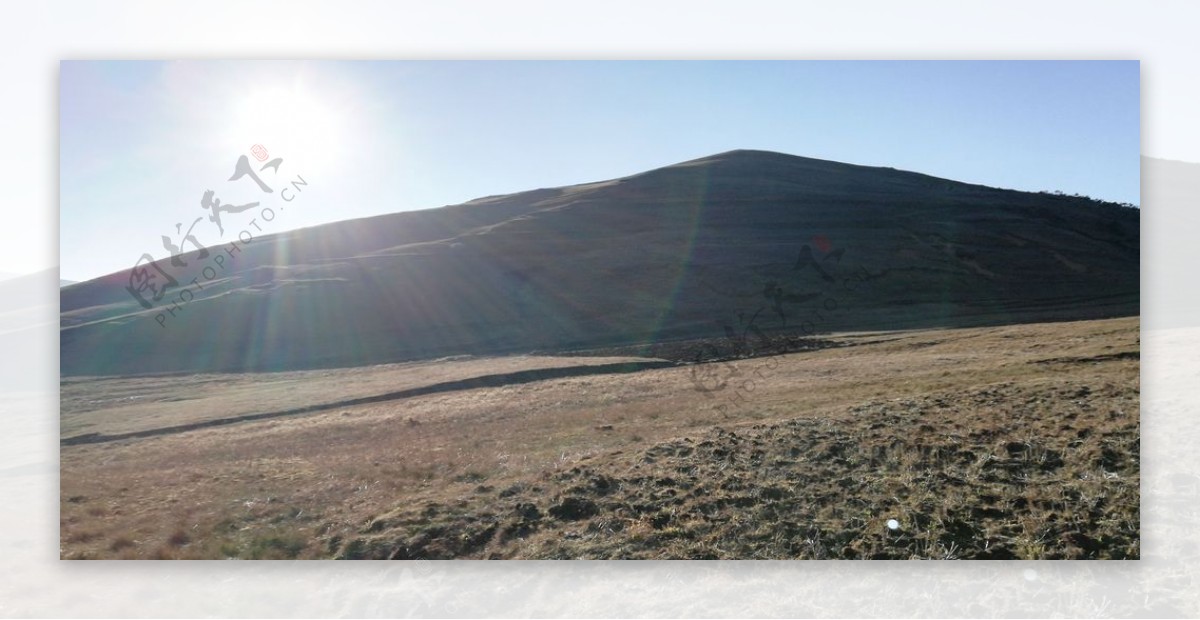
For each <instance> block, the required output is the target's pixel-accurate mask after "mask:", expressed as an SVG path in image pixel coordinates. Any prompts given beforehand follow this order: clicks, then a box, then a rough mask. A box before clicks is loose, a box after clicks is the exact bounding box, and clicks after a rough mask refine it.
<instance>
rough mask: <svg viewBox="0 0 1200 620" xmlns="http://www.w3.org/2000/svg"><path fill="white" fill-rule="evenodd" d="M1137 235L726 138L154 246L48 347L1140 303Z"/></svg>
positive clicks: (480, 337)
mask: <svg viewBox="0 0 1200 620" xmlns="http://www.w3.org/2000/svg"><path fill="white" fill-rule="evenodd" d="M1139 238H1140V211H1139V210H1138V209H1135V208H1129V207H1124V206H1119V205H1115V204H1112V203H1104V202H1099V201H1095V200H1092V199H1089V198H1086V197H1079V196H1064V195H1056V194H1054V195H1052V194H1046V193H1030V192H1019V191H1013V190H1004V189H996V188H990V187H985V186H981V185H972V184H967V183H960V182H956V181H951V180H947V179H940V178H936V177H932V176H928V175H924V174H918V173H915V172H906V171H901V170H895V169H891V168H878V167H868V166H857V165H851V164H844V163H838V162H832V161H824V160H819V159H811V158H805V157H796V156H792V155H784V154H780V153H771V152H763V151H732V152H728V153H722V154H718V155H713V156H710V157H705V158H701V159H696V160H692V161H688V162H683V163H680V164H676V165H672V166H667V167H665V168H659V169H656V170H651V171H649V172H645V173H641V174H636V175H633V176H629V177H624V178H621V179H614V180H609V181H602V182H597V183H587V184H582V185H574V186H570V187H560V188H551V189H538V190H533V191H528V192H521V193H517V194H510V195H504V196H490V197H486V198H480V199H477V200H473V201H470V202H467V203H463V204H460V205H454V206H447V207H442V208H438V209H430V210H425V211H411V212H403V213H396V214H391V215H384V216H378V217H373V218H366V219H358V220H349V221H343V222H337V223H333V224H327V225H323V226H318V227H314V228H309V229H303V230H297V231H292V232H288V233H282V234H278V235H273V236H269V237H267V236H264V237H260V238H254V239H253V241H252V242H251V243H248V244H245V245H243V246H240V247H239V251H236V252H233V253H230V252H227V251H225V250H223V249H221V248H212V249H211V250H212V254H210V256H209V257H207V259H201V258H199V257H198V256H197V253H195V252H193V253H191V254H189V255H187V256H186V257H183V258H185V261H186V262H187V263H188V267H187V268H186V269H176V268H174V267H172V266H171V264H170V261H169V260H161V261H159V262H158V263H157V265H158V266H159V267H161V268H162V269H163V270H165V271H167V272H169V273H172V275H174V277H175V279H176V281H177V282H179V283H180V285H179V287H178V288H175V289H170V290H169V291H168V292H167V295H166V296H165V297H164V298H163V299H162V300H161V301H160V302H158V303H156V304H155V305H154V306H153V307H152V308H150V309H144V308H143V307H142V306H141V305H139V303H138V302H137V301H136V300H134V299H133V297H132V296H131V295H130V294H129V292H127V291H126V290H125V287H126V285H127V284H129V273H128V272H122V273H116V274H112V275H109V276H105V277H103V278H99V279H96V280H92V281H89V282H84V283H79V284H75V285H72V286H68V287H65V288H63V289H62V292H61V301H62V303H61V317H60V318H61V366H62V374H63V375H81V374H106V375H108V374H136V373H157V372H196V371H216V370H223V371H241V370H274V369H291V368H310V367H333V366H353V365H362V364H374V363H381V362H389V361H396V360H405V359H415V358H427V357H433V356H445V355H452V354H494V353H512V352H528V351H531V350H540V351H564V350H569V349H579V348H595V347H603V346H612V345H621V344H633V343H639V342H647V341H652V340H653V341H663V340H672V339H684V338H706V337H723V336H726V335H733V336H734V337H735V338H736V337H742V336H745V335H747V334H750V335H753V336H754V337H759V336H762V335H763V334H771V333H785V332H788V333H801V334H811V333H824V332H830V331H846V330H884V329H904V328H916V327H953V326H969V325H993V324H1008V323H1020V322H1034V321H1056V320H1075V319H1090V318H1101V317H1112V316H1128V315H1137V314H1138V312H1139V254H1140V242H1139ZM222 254H224V255H227V256H226V259H224V264H223V265H221V268H220V269H219V270H218V269H216V268H215V267H216V265H215V263H213V260H214V255H222ZM204 266H209V267H210V268H211V269H210V271H209V272H204V271H203V267H204ZM208 273H211V274H212V277H211V279H210V278H209V277H208V276H207V274H208ZM194 278H195V279H196V280H195V282H196V284H197V285H202V286H203V288H202V289H200V288H198V287H197V286H193V285H190V284H188V283H190V282H193V279H194ZM185 287H187V290H188V291H189V292H188V293H183V292H182V290H183V289H184V288H185ZM180 295H182V296H183V297H184V298H185V299H184V300H183V302H181V303H179V306H178V309H175V311H174V315H173V316H172V315H171V314H170V313H167V312H165V307H168V306H170V303H169V300H171V299H177V300H178V298H179V297H180Z"/></svg>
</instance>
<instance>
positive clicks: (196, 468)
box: [61, 319, 1139, 558]
mask: <svg viewBox="0 0 1200 620" xmlns="http://www.w3.org/2000/svg"><path fill="white" fill-rule="evenodd" d="M840 339H841V340H843V341H845V342H848V343H853V344H856V345H857V346H850V347H843V348H836V349H827V350H822V351H816V352H811V353H801V354H791V355H785V356H778V357H774V358H757V359H750V360H740V361H738V362H736V363H733V364H732V365H730V366H726V367H725V369H726V371H727V372H730V373H732V372H736V373H738V374H737V375H736V376H737V377H738V378H739V379H740V378H742V377H746V378H752V379H753V381H754V383H753V389H752V391H749V390H747V389H746V388H745V387H743V388H742V389H741V392H740V394H741V395H740V396H735V395H736V394H738V393H739V392H738V391H737V388H736V386H735V384H732V383H731V384H729V385H728V386H727V387H726V388H725V389H724V390H721V391H718V392H714V393H711V394H705V393H703V392H700V391H697V390H696V389H695V384H694V382H693V374H692V373H693V372H694V371H695V368H694V367H681V368H670V369H661V370H647V371H643V372H639V373H637V374H632V375H609V376H592V377H577V378H568V379H557V380H549V381H543V382H538V383H529V384H523V385H513V386H506V387H499V388H487V389H476V390H466V391H462V392H453V393H444V394H436V395H428V396H422V397H416V398H411V399H406V400H398V401H393V402H386V403H376V404H370V405H361V406H357V407H351V408H346V409H344V410H334V411H330V412H325V413H319V414H313V415H309V416H304V417H295V418H286V419H277V420H269V421H262V422H254V423H244V424H237V425H231V426H228V427H218V428H211V429H203V430H197V431H192V432H186V433H179V434H175V435H167V436H162V437H155V438H146V439H139V440H129V441H119V442H113V443H104V444H94V445H82V446H70V447H64V448H63V449H62V458H61V462H62V482H61V498H62V503H61V540H62V543H61V546H62V556H63V557H64V558H111V557H138V558H153V557H162V558H168V557H169V558H223V557H238V558H293V557H299V558H318V557H333V556H340V557H408V556H412V557H1022V558H1036V557H1137V555H1138V495H1137V489H1138V480H1139V475H1138V469H1137V461H1138V455H1137V445H1138V442H1137V436H1138V416H1137V413H1138V412H1137V400H1138V392H1137V390H1138V360H1137V358H1136V352H1137V351H1138V322H1137V319H1115V320H1106V321H1090V322H1078V323H1056V324H1036V325H1022V326H1011V327H999V328H980V329H963V330H942V331H920V332H904V333H886V334H857V335H844V336H842V337H840ZM456 363H460V362H455V361H452V360H448V361H444V362H441V365H442V366H445V367H446V368H445V369H439V370H440V371H441V372H439V373H435V374H436V375H437V376H443V374H442V373H455V372H463V371H462V369H454V368H453V366H454V365H455V364H456ZM505 363H507V362H505ZM477 370H478V369H472V371H477ZM360 371H361V372H371V371H370V370H360ZM390 372H394V373H398V374H395V375H389V376H388V377H385V376H383V375H379V376H378V377H377V380H372V381H365V382H363V383H362V384H360V385H358V386H356V387H348V386H347V384H346V382H345V379H346V377H347V376H352V375H353V373H354V371H337V372H335V373H332V374H329V375H327V380H326V382H322V380H321V375H319V374H314V375H311V376H309V377H307V378H306V380H305V381H302V382H301V383H302V384H303V391H301V392H298V393H297V394H295V395H291V396H288V393H289V392H290V391H291V388H288V389H284V388H283V387H282V386H281V384H276V383H271V382H269V381H268V382H265V383H264V388H263V392H262V394H261V395H260V396H259V398H258V400H257V402H258V406H259V409H260V410H263V409H277V408H281V400H284V399H286V398H296V399H300V398H313V397H314V396H313V395H315V394H326V395H334V394H336V395H337V396H338V397H344V396H346V395H351V396H364V395H369V394H370V393H371V392H370V391H368V390H379V391H388V390H390V389H394V388H393V387H392V385H394V384H395V383H394V382H399V381H401V379H398V378H397V377H399V376H402V375H403V372H402V370H399V369H393V370H392V371H390ZM338 373H341V374H338ZM286 374H289V375H290V374H294V373H286ZM276 376H281V375H276ZM262 378H263V377H258V379H262ZM204 379H206V378H205V377H195V378H193V379H192V380H190V381H187V382H181V383H180V384H179V385H178V386H177V390H178V391H177V392H174V393H173V395H172V396H170V397H173V398H178V399H179V400H176V401H173V402H170V403H163V404H161V405H160V406H161V407H170V408H171V411H172V413H171V414H170V417H171V419H178V417H179V416H188V415H210V413H209V412H207V411H199V412H193V411H192V410H191V408H190V406H189V403H192V404H193V405H194V404H195V401H197V400H200V399H201V398H220V393H221V392H220V390H219V386H221V385H222V383H221V382H220V381H215V382H209V381H205V380H204ZM234 380H235V381H238V382H240V383H239V384H238V385H239V387H238V394H239V396H238V398H239V399H244V402H245V403H252V402H254V392H255V390H254V386H253V384H254V381H255V380H256V379H255V377H238V378H235V379H234ZM419 380H428V376H426V377H425V378H423V379H419ZM129 381H130V380H128V379H122V380H90V381H87V382H69V387H70V389H71V390H74V391H73V392H72V393H71V395H70V399H72V401H73V402H78V401H86V400H100V399H101V398H89V393H94V394H105V395H114V394H116V393H117V391H118V387H119V388H120V389H122V390H128V391H129V393H128V394H127V395H126V397H127V396H137V395H138V394H139V391H138V388H137V386H136V385H134V384H131V383H129ZM154 381H156V382H159V383H156V384H155V386H153V388H152V393H154V394H156V395H158V396H159V397H161V396H162V395H164V394H168V393H170V383H169V381H166V380H163V379H156V380H154ZM743 381H744V380H743ZM110 382H111V383H110ZM737 385H743V386H745V385H748V384H744V383H742V384H737ZM381 387H383V388H384V389H382V390H380V388H381ZM66 389H67V387H64V390H66ZM1084 389H1086V392H1084V391H1083V390H1084ZM89 391H90V392H89ZM193 399H194V400H193ZM137 400H142V399H134V400H133V401H130V402H136V401H137ZM66 402H67V397H66V396H65V397H64V403H66ZM201 402H203V401H201ZM64 406H66V405H64ZM137 406H138V407H139V408H138V409H137V413H138V414H139V415H141V414H143V413H146V412H147V411H148V410H149V409H147V408H146V407H145V405H141V404H139V405H137ZM246 406H248V405H246ZM150 409H152V408H150ZM94 411H95V410H93V413H92V414H91V415H92V418H91V419H92V423H93V425H94V426H93V428H96V425H101V424H108V423H110V422H108V421H102V420H101V418H107V419H112V418H120V417H122V416H123V414H125V413H127V412H125V411H124V410H123V409H122V408H121V407H119V406H111V405H110V406H107V407H106V408H105V409H104V415H103V416H99V415H97V414H96V413H95V412H94ZM64 415H82V414H78V413H74V414H67V413H65V414H64ZM130 415H132V414H130ZM160 415H166V414H160ZM111 423H112V424H115V425H122V424H129V422H127V421H123V420H120V421H112V422H111ZM71 428H72V431H73V432H75V431H78V427H77V426H73V427H71ZM66 432H67V425H66V424H64V433H66ZM733 437H736V438H737V439H736V440H735V439H732V438H733ZM705 442H708V444H709V445H704V444H705ZM682 447H687V448H688V449H689V450H690V451H685V450H682ZM756 451H757V452H756ZM793 452H795V453H794V454H793ZM718 453H720V456H718ZM663 478H671V479H672V480H673V482H672V483H671V484H661V485H660V484H659V480H660V479H663ZM596 480H600V481H601V482H600V483H598V486H597V483H596V482H595V481H596ZM587 489H592V490H588V491H586V492H585V490H587ZM697 490H700V491H701V492H702V494H700V495H697V494H696V492H697ZM668 491H671V492H672V493H673V495H671V494H669V493H668ZM589 502H590V503H589ZM593 512H594V514H592V513H593ZM579 515H585V516H582V517H581V516H579ZM888 518H896V519H897V520H899V521H900V522H901V523H902V529H901V530H899V531H897V532H892V531H891V530H887V528H886V527H883V526H882V524H883V523H884V522H886V520H887V519H888Z"/></svg>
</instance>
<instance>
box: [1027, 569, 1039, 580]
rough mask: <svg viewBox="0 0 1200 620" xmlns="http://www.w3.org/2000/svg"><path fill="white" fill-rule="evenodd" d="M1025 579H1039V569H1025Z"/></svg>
mask: <svg viewBox="0 0 1200 620" xmlns="http://www.w3.org/2000/svg"><path fill="white" fill-rule="evenodd" d="M1025 581H1037V571H1035V570H1033V569H1032V568H1027V569H1025Z"/></svg>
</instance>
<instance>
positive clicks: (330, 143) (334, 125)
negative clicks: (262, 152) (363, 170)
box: [223, 84, 353, 171]
mask: <svg viewBox="0 0 1200 620" xmlns="http://www.w3.org/2000/svg"><path fill="white" fill-rule="evenodd" d="M352 138H353V131H352V129H351V127H350V114H348V113H347V111H346V110H345V109H344V106H340V105H337V102H336V101H335V100H334V99H332V98H330V97H326V96H323V95H322V93H320V92H317V91H314V90H312V89H310V88H308V87H306V86H303V85H300V84H292V85H271V86H265V85H264V86H259V87H256V88H255V89H254V90H252V91H250V92H249V93H247V94H246V95H244V96H242V97H240V98H238V99H237V100H236V101H235V103H234V109H233V119H232V122H231V123H230V124H229V131H228V135H227V136H226V137H225V140H223V142H226V143H228V144H231V145H233V146H234V147H235V148H239V149H243V150H245V149H249V148H250V146H251V145H254V144H261V145H263V146H265V147H266V148H267V149H268V150H269V152H270V153H271V156H272V157H275V156H278V157H282V158H284V160H285V161H288V160H290V161H288V163H292V164H294V165H295V166H299V167H302V168H305V169H310V170H314V171H318V170H325V171H327V170H328V169H329V168H331V167H333V166H334V165H336V163H337V162H339V161H341V160H343V159H344V158H345V156H346V153H347V152H348V151H349V149H350V145H349V142H350V141H351V139H352Z"/></svg>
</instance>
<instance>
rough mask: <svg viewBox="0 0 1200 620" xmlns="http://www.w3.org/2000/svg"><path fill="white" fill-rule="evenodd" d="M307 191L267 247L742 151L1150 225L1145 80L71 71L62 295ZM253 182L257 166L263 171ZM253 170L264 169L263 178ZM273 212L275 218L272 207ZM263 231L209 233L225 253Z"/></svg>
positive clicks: (1036, 74)
mask: <svg viewBox="0 0 1200 620" xmlns="http://www.w3.org/2000/svg"><path fill="white" fill-rule="evenodd" d="M254 144H262V145H263V146H265V147H266V148H267V149H268V151H269V153H270V157H271V158H276V157H279V158H282V159H283V162H282V163H281V165H280V166H279V169H278V172H277V173H276V172H272V171H271V170H269V169H268V170H267V171H265V172H262V175H263V180H264V181H266V182H267V183H268V185H271V184H272V183H275V184H276V186H279V185H282V183H281V180H290V179H292V178H293V177H295V176H297V175H299V176H302V177H303V178H304V179H305V181H307V182H308V185H307V186H305V187H304V191H303V197H302V199H297V200H296V201H295V202H294V203H289V209H288V210H287V212H286V213H279V214H278V217H276V218H275V219H274V220H273V221H272V222H270V223H269V224H267V223H265V222H260V226H261V227H262V233H276V232H283V231H285V230H291V229H296V228H302V227H306V226H312V225H315V224H320V223H324V222H332V221H338V220H344V219H350V218H356V217H365V216H370V215H378V214H382V213H391V212H396V211H402V210H409V209H423V208H430V207H437V206H442V205H446V204H455V203H459V202H463V201H465V200H470V199H472V198H477V197H480V196H485V195H491V194H502V193H508V192H514V191H521V190H526V189H534V188H538V187H553V186H559V185H568V184H572V183H581V182H587V181H596V180H602V179H607V178H613V177H619V176H624V175H628V174H632V173H636V172H641V171H644V170H647V169H651V168H655V167H659V166H664V165H668V164H672V163H676V162H679V161H684V160H688V159H694V158H697V157H703V156H705V155H710V154H713V153H718V152H722V151H728V150H732V149H738V148H752V149H765V150H774V151H781V152H785V153H792V154H796V155H804V156H808V157H817V158H823V159H832V160H837V161H844V162H851V163H856V164H866V165H878V166H891V167H895V168H900V169H906V170H914V171H918V172H923V173H927V174H932V175H935V176H940V177H945V178H950V179H955V180H960V181H967V182H973V183H982V184H986V185H993V186H998V187H1008V188H1015V189H1024V190H1062V191H1065V192H1067V193H1075V192H1079V193H1083V194H1088V195H1091V196H1094V197H1097V198H1103V199H1106V200H1114V201H1120V202H1131V203H1134V204H1138V203H1139V197H1138V194H1139V168H1140V161H1139V152H1140V148H1139V67H1138V63H1137V62H1136V61H1114V62H1106V61H1105V62H1101V61H1070V62H1039V61H1028V62H991V61H980V62H955V61H945V62H908V61H883V62H824V61H814V62H794V61H778V62H759V61H754V62H732V61H725V62H707V61H681V62H642V61H621V62H578V61H569V62H541V61H538V62H507V61H486V62H465V61H461V62H460V61H453V62H448V61H421V62H407V61H406V62H385V61H371V62H282V61H280V62H246V61H183V62H153V61H113V62H107V61H69V62H64V63H62V65H61V75H60V204H61V212H60V231H61V233H60V234H61V237H60V258H61V274H62V277H63V278H66V279H70V280H84V279H90V278H93V277H97V276H100V275H104V274H106V273H111V272H114V271H119V270H126V269H129V268H130V267H132V266H133V265H134V263H135V262H136V261H137V259H138V258H139V257H140V256H141V255H142V254H143V253H146V252H148V253H150V254H151V255H153V256H154V257H155V258H163V257H165V256H166V255H167V254H166V252H165V250H164V249H163V247H162V244H161V241H160V237H161V236H163V235H168V236H173V237H178V235H177V234H176V229H175V225H176V223H181V224H182V229H186V228H188V226H189V224H191V223H192V222H193V221H194V220H195V218H197V217H203V216H206V215H207V214H208V211H205V210H204V209H203V208H202V207H201V204H200V199H201V197H202V195H203V194H204V192H205V191H206V190H210V189H211V190H214V191H215V192H216V195H217V197H219V198H221V200H222V201H223V202H224V203H226V204H243V203H246V202H249V201H255V200H260V199H261V198H262V195H261V194H259V193H257V190H255V188H254V187H253V185H251V184H248V179H243V180H241V181H238V182H231V181H227V179H229V177H230V176H231V175H232V174H233V171H234V165H235V163H236V161H237V159H238V157H239V156H241V155H243V154H246V155H248V154H250V147H251V146H252V145H254ZM250 161H252V162H253V161H255V160H253V159H251V160H250ZM255 164H256V165H255V168H257V167H258V164H257V162H255ZM263 204H267V203H266V202H264V203H263ZM249 219H250V216H249V215H245V216H238V215H225V216H224V220H225V221H226V223H227V224H231V225H232V226H227V227H226V228H227V230H226V232H225V235H224V236H222V235H220V233H219V232H218V230H217V228H216V226H215V225H214V224H211V223H210V222H209V221H208V220H207V219H205V220H203V221H201V222H200V223H199V224H197V225H196V226H195V228H194V229H193V231H194V233H195V234H196V236H197V238H198V239H199V241H200V242H201V243H203V244H205V245H209V246H212V245H219V244H221V243H225V242H229V241H232V240H233V235H235V234H236V232H237V231H238V230H240V229H242V228H244V227H245V225H246V223H247V222H248V221H249Z"/></svg>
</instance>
